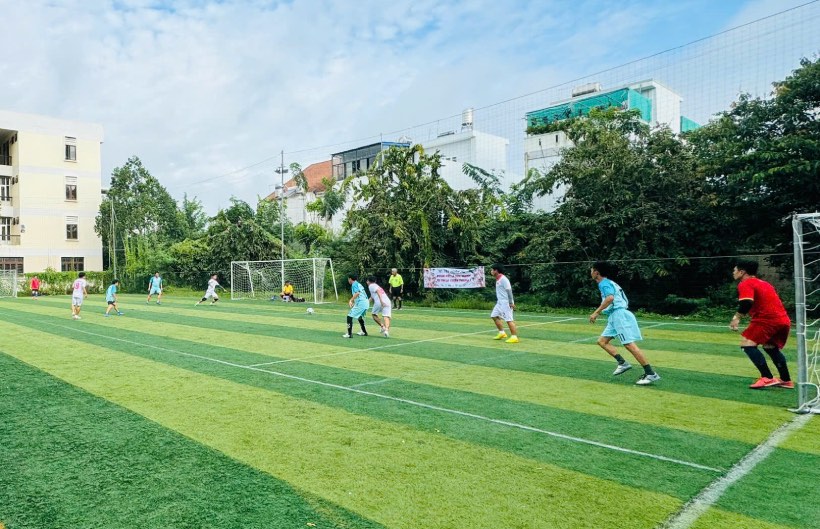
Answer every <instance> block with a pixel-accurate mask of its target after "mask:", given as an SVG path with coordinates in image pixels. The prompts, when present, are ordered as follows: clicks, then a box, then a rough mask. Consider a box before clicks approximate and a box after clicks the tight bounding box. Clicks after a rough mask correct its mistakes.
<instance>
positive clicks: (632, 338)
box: [589, 261, 661, 386]
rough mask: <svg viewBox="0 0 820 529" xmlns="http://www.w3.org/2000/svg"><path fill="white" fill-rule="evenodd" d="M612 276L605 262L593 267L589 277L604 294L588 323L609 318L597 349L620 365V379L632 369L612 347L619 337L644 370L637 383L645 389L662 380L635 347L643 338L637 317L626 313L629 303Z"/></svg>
mask: <svg viewBox="0 0 820 529" xmlns="http://www.w3.org/2000/svg"><path fill="white" fill-rule="evenodd" d="M613 272H614V267H613V265H612V264H610V263H607V262H606V261H597V262H596V263H595V264H593V265H592V269H591V270H590V275H591V276H592V279H594V280H595V282H596V283H598V290H600V291H601V305H600V306H599V307H598V308H597V309H595V312H593V313H592V314H590V315H589V323H595V320H596V319H597V318H598V315H600V314H606V316H607V322H606V328H605V329H604V332H602V333H601V337H600V338H598V345H600V346H601V348H602V349H603V350H604V351H606V352H607V353H609V355H610V356H611V357H612V358H614V359H615V360H616V361H617V362H618V367H616V368H615V371H613V372H612V374H613V375H620V374H621V373H624V372H626V371H629V370H630V369H632V365H631V364H630V363H629V362H627V361H626V360H624V357H623V356H621V355H620V354H618V350H617V349H615V346H614V345H612V344H611V343H610V342H611V341H612V339H613V338H615V337H616V336H617V337H618V340H620V342H621V344H622V345H623V346H624V347H625V348H626V350H627V351H629V352H630V353H632V356H634V357H635V360H637V361H638V363H639V364H641V366H643V371H644V374H643V375H642V376H641V378H639V379H638V381H637V382H635V383H636V384H638V385H639V386H646V385H649V384H651V383H653V382H656V381H658V380H660V379H661V377H660V375H658V374H657V373H655V371H653V370H652V366H651V365H649V362H647V361H646V357H645V356H644V355H643V353H642V352H641V350H640V349H639V348H638V345H637V344H636V343H635V342H637V341H638V340H643V336H641V330H640V329H639V328H638V321H637V320H636V319H635V315H634V314H632V313H631V312H630V311H629V310H627V309H628V308H629V300H628V299H627V298H626V294H624V291H623V289H622V288H621V287H620V286H619V285H618V283H616V282H614V281H612V280H611V279H609V276H610V275H612V273H613Z"/></svg>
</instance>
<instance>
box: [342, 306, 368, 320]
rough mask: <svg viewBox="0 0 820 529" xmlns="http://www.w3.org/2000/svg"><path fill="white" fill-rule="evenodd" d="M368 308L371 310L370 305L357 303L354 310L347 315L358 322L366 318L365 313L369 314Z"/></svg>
mask: <svg viewBox="0 0 820 529" xmlns="http://www.w3.org/2000/svg"><path fill="white" fill-rule="evenodd" d="M368 308H370V305H369V304H368V305H359V304H358V303H357V304H356V305H353V308H352V309H350V312H348V313H347V315H348V316H350V317H351V318H353V319H354V320H358V319H359V318H361V317H362V316H364V313H365V312H367V309H368Z"/></svg>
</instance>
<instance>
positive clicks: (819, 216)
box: [792, 213, 820, 414]
mask: <svg viewBox="0 0 820 529" xmlns="http://www.w3.org/2000/svg"><path fill="white" fill-rule="evenodd" d="M792 228H793V229H794V295H795V312H796V316H797V317H796V320H797V322H796V323H797V389H798V391H797V399H798V406H797V409H796V410H794V411H796V412H798V413H818V414H820V213H810V214H805V215H795V216H794V217H793V219H792Z"/></svg>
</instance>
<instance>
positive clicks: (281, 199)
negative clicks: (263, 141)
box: [275, 150, 288, 287]
mask: <svg viewBox="0 0 820 529" xmlns="http://www.w3.org/2000/svg"><path fill="white" fill-rule="evenodd" d="M280 155H281V157H282V158H281V161H280V165H279V168H278V169H276V170H275V171H276V172H277V173H279V241H280V245H279V262H280V266H281V267H282V286H283V287H284V286H285V212H284V206H285V173H287V172H288V170H287V169H285V151H284V150H283V151H281V152H280Z"/></svg>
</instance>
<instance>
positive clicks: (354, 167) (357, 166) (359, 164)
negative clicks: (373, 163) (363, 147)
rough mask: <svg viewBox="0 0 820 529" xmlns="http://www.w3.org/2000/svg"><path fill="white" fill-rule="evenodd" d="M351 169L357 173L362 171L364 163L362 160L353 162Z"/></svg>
mask: <svg viewBox="0 0 820 529" xmlns="http://www.w3.org/2000/svg"><path fill="white" fill-rule="evenodd" d="M350 167H351V169H352V170H353V172H354V173H355V172H356V171H360V170H361V169H362V161H361V160H353V161H352V162H350Z"/></svg>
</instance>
